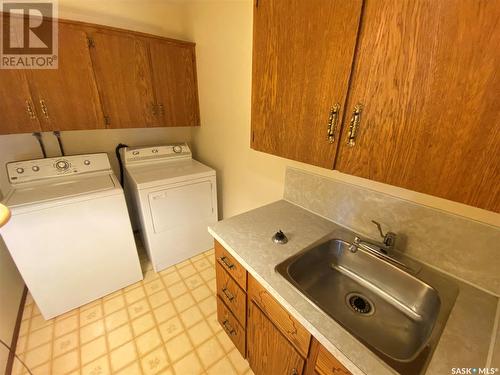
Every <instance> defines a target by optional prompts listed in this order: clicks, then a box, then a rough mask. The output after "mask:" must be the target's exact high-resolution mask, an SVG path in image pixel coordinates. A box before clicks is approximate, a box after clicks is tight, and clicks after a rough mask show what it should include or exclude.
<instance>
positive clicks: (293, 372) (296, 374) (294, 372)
mask: <svg viewBox="0 0 500 375" xmlns="http://www.w3.org/2000/svg"><path fill="white" fill-rule="evenodd" d="M290 375H299V372H298V371H297V369H296V368H293V369H292V372H291V373H290Z"/></svg>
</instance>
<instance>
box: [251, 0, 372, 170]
mask: <svg viewBox="0 0 500 375" xmlns="http://www.w3.org/2000/svg"><path fill="white" fill-rule="evenodd" d="M361 5H362V1H361V0H350V1H343V0H313V1H303V0H294V1H289V0H278V1H259V2H258V6H257V7H255V11H254V45H253V83H252V140H251V145H252V148H254V149H255V150H258V151H264V152H268V153H272V154H275V155H279V156H283V157H286V158H289V159H294V160H299V161H302V162H305V163H309V164H314V165H319V166H321V167H325V168H332V167H333V160H334V157H335V151H336V147H337V141H338V132H339V128H340V124H339V123H340V122H341V119H342V115H343V112H344V107H343V106H344V103H345V99H346V95H347V88H348V82H349V75H350V72H351V65H352V60H353V54H354V49H355V44H356V35H357V32H358V24H359V18H360V13H361ZM329 122H331V125H332V129H331V132H332V138H331V140H329V137H328V126H329ZM336 125H337V129H334V127H336Z"/></svg>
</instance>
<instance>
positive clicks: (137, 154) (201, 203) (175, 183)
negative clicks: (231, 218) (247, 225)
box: [121, 144, 217, 272]
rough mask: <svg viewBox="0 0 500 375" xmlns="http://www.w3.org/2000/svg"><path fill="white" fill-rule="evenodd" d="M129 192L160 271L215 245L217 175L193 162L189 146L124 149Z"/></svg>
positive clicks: (155, 264) (127, 192) (133, 208)
mask: <svg viewBox="0 0 500 375" xmlns="http://www.w3.org/2000/svg"><path fill="white" fill-rule="evenodd" d="M121 152H122V154H121V155H122V160H123V162H124V166H125V168H124V169H125V192H126V194H127V196H128V197H129V199H130V202H131V206H133V207H131V211H133V210H135V211H136V212H137V215H138V218H139V222H140V226H141V233H142V237H143V240H144V245H145V247H146V250H147V252H148V255H149V258H150V260H151V263H152V264H153V268H154V270H155V271H156V272H158V271H161V270H162V269H164V268H166V267H169V266H171V265H173V264H176V263H179V262H182V261H183V260H185V259H188V258H190V257H192V256H194V255H196V254H198V253H200V252H203V251H206V250H209V249H211V248H212V247H213V239H212V237H211V236H210V234H209V233H208V231H207V227H208V226H209V225H212V224H214V223H216V222H217V188H216V179H215V171H214V170H213V169H212V168H209V167H207V166H206V165H203V164H202V163H200V162H198V161H196V160H194V159H193V158H192V155H191V150H190V149H189V147H188V145H187V144H175V145H166V146H158V147H145V148H123V149H122V150H121Z"/></svg>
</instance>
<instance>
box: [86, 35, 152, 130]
mask: <svg viewBox="0 0 500 375" xmlns="http://www.w3.org/2000/svg"><path fill="white" fill-rule="evenodd" d="M91 40H92V43H91V48H90V52H91V57H92V64H93V67H94V73H95V77H96V81H97V87H98V89H99V95H100V98H101V102H102V105H103V111H104V115H105V121H106V124H107V127H108V128H141V127H146V126H150V125H152V124H154V121H155V120H154V115H153V110H154V96H153V88H152V82H151V71H150V67H149V59H148V53H147V46H146V44H145V42H144V41H143V40H142V39H141V38H138V37H135V36H134V35H130V34H127V33H122V32H114V31H107V30H98V31H96V32H93V33H92V35H91Z"/></svg>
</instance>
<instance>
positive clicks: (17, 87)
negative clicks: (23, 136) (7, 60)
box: [0, 70, 41, 134]
mask: <svg viewBox="0 0 500 375" xmlns="http://www.w3.org/2000/svg"><path fill="white" fill-rule="evenodd" d="M0 98H1V99H0V134H10V133H27V132H38V131H40V130H41V127H40V121H39V120H38V117H37V115H36V110H35V106H34V104H33V101H32V99H31V92H30V89H29V86H28V81H27V80H26V75H25V73H24V71H23V70H0Z"/></svg>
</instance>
